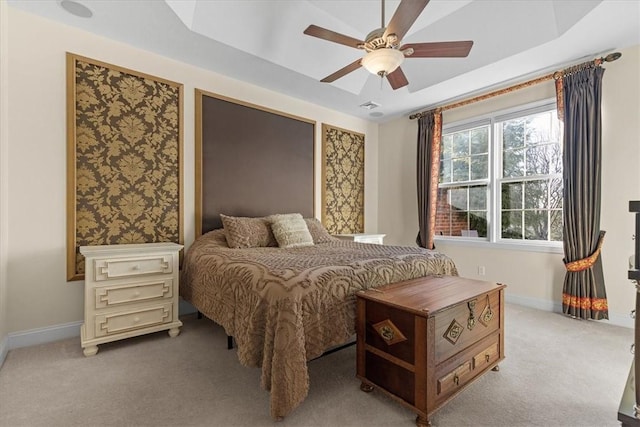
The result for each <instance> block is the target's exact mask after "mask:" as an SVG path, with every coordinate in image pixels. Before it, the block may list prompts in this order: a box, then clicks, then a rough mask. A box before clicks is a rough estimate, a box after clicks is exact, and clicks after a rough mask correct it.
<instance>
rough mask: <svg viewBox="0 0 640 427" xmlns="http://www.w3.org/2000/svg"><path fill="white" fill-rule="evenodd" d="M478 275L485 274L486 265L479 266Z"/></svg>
mask: <svg viewBox="0 0 640 427" xmlns="http://www.w3.org/2000/svg"><path fill="white" fill-rule="evenodd" d="M478 276H484V265H479V266H478Z"/></svg>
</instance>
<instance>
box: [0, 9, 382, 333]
mask: <svg viewBox="0 0 640 427" xmlns="http://www.w3.org/2000/svg"><path fill="white" fill-rule="evenodd" d="M8 15H9V18H8V24H9V28H8V36H9V38H8V45H9V52H10V55H11V63H10V64H9V75H8V82H9V85H8V86H9V91H8V92H9V93H8V103H9V114H8V120H9V123H10V125H11V126H10V128H9V131H8V132H9V134H8V141H9V143H8V155H9V159H10V166H9V172H8V178H9V188H8V195H7V197H6V200H7V201H8V223H9V225H10V229H11V234H10V236H9V240H8V254H7V264H8V265H7V266H8V287H7V300H8V301H9V304H8V305H9V307H8V317H7V320H6V322H7V326H6V327H5V330H6V331H8V332H15V331H26V330H29V329H33V328H40V327H46V326H54V325H60V324H64V323H68V322H76V321H79V320H81V319H82V316H83V299H82V294H83V282H81V281H78V282H69V283H68V282H66V280H65V266H66V258H65V237H66V230H65V218H66V216H65V215H66V204H65V195H66V187H65V185H66V181H65V171H66V164H65V162H66V158H65V147H66V142H65V52H67V51H69V52H73V53H76V54H79V55H83V56H87V57H90V58H94V59H97V60H101V61H104V62H108V63H112V64H116V65H119V66H122V67H126V68H130V69H133V70H137V71H140V72H144V73H148V74H151V75H155V76H159V77H163V78H165V79H169V80H173V81H176V82H182V83H183V84H184V95H185V97H184V115H183V117H184V124H185V126H184V178H185V187H184V189H185V194H184V202H185V241H186V243H187V245H188V244H190V243H191V242H192V241H193V236H194V167H193V164H194V125H193V124H194V89H195V88H199V89H204V90H207V91H210V92H215V93H219V94H222V95H225V96H228V97H231V98H236V99H240V100H242V101H245V102H250V103H253V104H258V105H263V106H266V107H269V108H272V109H275V110H279V111H283V112H286V113H290V114H294V115H298V116H302V117H306V118H309V119H313V120H316V121H317V126H316V143H317V144H316V160H317V167H316V171H317V177H316V212H317V213H318V214H319V212H320V196H321V195H320V186H319V185H320V163H319V162H320V149H321V134H320V132H321V126H320V124H321V123H322V122H325V123H329V124H331V125H334V126H338V127H342V128H346V129H349V130H353V131H356V132H360V133H364V134H365V135H366V136H365V144H366V148H365V150H366V159H365V172H366V176H365V182H366V189H367V193H366V195H365V214H366V218H365V224H367V229H368V230H377V228H378V227H377V221H378V218H377V206H378V200H377V194H378V176H377V166H378V156H377V145H378V126H377V124H374V123H372V122H368V121H365V120H361V119H358V118H354V117H351V116H346V115H344V114H340V113H337V112H335V111H332V110H328V109H325V108H322V107H318V106H316V105H313V104H310V103H307V102H304V101H301V100H297V99H293V98H290V97H286V96H283V95H280V94H278V93H275V92H271V91H268V90H264V89H262V88H259V87H256V86H251V85H247V84H244V83H241V82H239V81H236V80H233V79H230V78H226V77H223V76H220V75H217V74H215V73H212V72H208V71H205V70H203V69H199V68H196V67H193V66H189V65H186V64H184V63H179V62H176V61H173V60H170V59H167V58H165V57H162V56H159V55H155V54H152V53H149V52H145V51H142V50H139V49H135V48H132V47H130V46H128V45H124V44H121V43H118V42H115V41H112V40H109V39H105V38H101V37H97V36H95V35H92V34H90V33H86V32H83V31H80V30H77V29H75V28H72V27H68V26H63V25H60V24H57V23H54V22H52V21H47V20H44V19H42V18H40V17H36V16H34V15H30V14H27V13H24V12H22V11H19V10H16V9H14V8H8ZM3 28H5V25H3ZM4 31H7V30H4V29H3V32H4ZM0 289H1V288H0ZM0 322H1V320H0ZM0 325H1V323H0ZM0 332H2V329H0ZM1 337H2V336H1V335H0V338H1Z"/></svg>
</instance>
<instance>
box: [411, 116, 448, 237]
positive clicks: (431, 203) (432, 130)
mask: <svg viewBox="0 0 640 427" xmlns="http://www.w3.org/2000/svg"><path fill="white" fill-rule="evenodd" d="M441 135H442V113H440V112H439V111H435V110H434V111H429V112H427V113H425V114H424V115H422V117H420V119H419V120H418V164H417V179H418V181H417V184H418V227H419V230H418V237H417V238H416V243H417V244H418V246H420V247H423V248H427V249H433V248H434V244H433V236H434V234H435V225H436V224H435V223H436V202H437V199H438V178H439V174H440V137H441Z"/></svg>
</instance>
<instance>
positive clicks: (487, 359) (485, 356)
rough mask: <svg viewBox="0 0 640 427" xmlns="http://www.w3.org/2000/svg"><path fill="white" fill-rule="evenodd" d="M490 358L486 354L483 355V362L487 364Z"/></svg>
mask: <svg viewBox="0 0 640 427" xmlns="http://www.w3.org/2000/svg"><path fill="white" fill-rule="evenodd" d="M490 358H491V356H489V355H488V354H485V355H484V360H485V361H486V362H487V363H489V359H490Z"/></svg>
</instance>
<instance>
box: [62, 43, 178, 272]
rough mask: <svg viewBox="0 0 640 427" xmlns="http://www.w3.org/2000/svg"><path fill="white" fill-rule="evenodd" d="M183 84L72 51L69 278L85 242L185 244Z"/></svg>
mask: <svg viewBox="0 0 640 427" xmlns="http://www.w3.org/2000/svg"><path fill="white" fill-rule="evenodd" d="M182 93H183V88H182V85H181V84H178V83H175V82H171V81H168V80H164V79H160V78H157V77H153V76H150V75H146V74H142V73H138V72H135V71H131V70H127V69H123V68H120V67H117V66H114V65H110V64H105V63H103V62H99V61H95V60H92V59H89V58H84V57H81V56H77V55H73V54H67V139H68V141H67V145H68V149H67V151H68V152H67V156H68V165H67V218H68V219H67V279H68V280H79V279H82V278H84V257H82V255H81V254H80V253H79V251H78V248H79V247H80V246H85V245H107V244H126V243H150V242H175V243H182V241H183V231H182V222H183V221H182V215H183V206H182V185H183V183H182V169H181V161H182V119H181V116H182V102H183V101H182Z"/></svg>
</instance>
